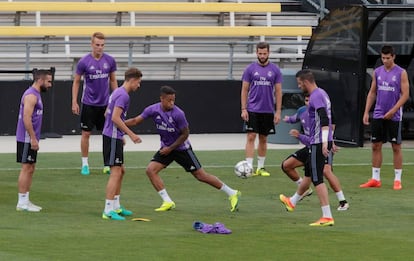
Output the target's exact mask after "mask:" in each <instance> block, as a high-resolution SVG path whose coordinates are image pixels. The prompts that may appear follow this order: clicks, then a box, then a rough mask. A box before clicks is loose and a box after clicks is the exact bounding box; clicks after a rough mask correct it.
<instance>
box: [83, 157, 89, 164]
mask: <svg viewBox="0 0 414 261" xmlns="http://www.w3.org/2000/svg"><path fill="white" fill-rule="evenodd" d="M82 166H89V164H88V157H82Z"/></svg>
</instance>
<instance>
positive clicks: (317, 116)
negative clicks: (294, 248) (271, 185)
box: [280, 70, 334, 226]
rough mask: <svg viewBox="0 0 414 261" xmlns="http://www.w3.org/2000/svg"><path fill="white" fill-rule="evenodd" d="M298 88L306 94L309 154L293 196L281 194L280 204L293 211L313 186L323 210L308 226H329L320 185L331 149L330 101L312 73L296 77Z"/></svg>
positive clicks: (326, 200) (330, 219)
mask: <svg viewBox="0 0 414 261" xmlns="http://www.w3.org/2000/svg"><path fill="white" fill-rule="evenodd" d="M296 80H297V82H298V86H299V88H301V90H302V91H303V92H304V93H305V94H306V93H308V94H309V105H308V106H309V107H308V113H309V138H310V140H309V144H310V151H309V156H308V160H307V161H306V163H305V177H304V178H303V181H302V182H301V184H300V185H299V188H298V190H297V191H296V193H295V194H294V195H293V196H292V197H290V198H289V197H286V196H285V195H283V194H280V201H281V202H282V203H283V204H284V206H285V207H286V210H288V211H293V210H294V209H295V206H296V203H297V202H298V201H299V200H300V199H301V198H302V195H303V194H304V193H305V191H306V190H307V188H308V187H309V185H310V183H311V182H312V183H313V185H314V186H315V190H316V193H317V194H318V198H319V202H320V205H321V209H322V217H321V218H320V219H319V220H317V221H315V222H313V223H311V224H309V225H310V226H332V225H333V224H334V219H333V217H332V212H331V207H330V206H329V198H328V190H327V188H326V185H325V183H324V182H323V170H324V166H325V162H326V158H327V157H328V156H329V153H330V150H331V148H332V141H333V137H332V132H333V130H332V121H331V101H330V100H329V96H328V94H326V92H325V91H324V90H323V89H321V88H319V87H318V86H317V85H316V83H315V78H314V76H313V74H312V72H311V71H309V70H301V71H299V72H298V73H297V74H296Z"/></svg>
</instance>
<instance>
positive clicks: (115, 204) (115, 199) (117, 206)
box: [114, 195, 121, 209]
mask: <svg viewBox="0 0 414 261" xmlns="http://www.w3.org/2000/svg"><path fill="white" fill-rule="evenodd" d="M120 198H121V195H115V197H114V209H119V208H121V203H119V200H120Z"/></svg>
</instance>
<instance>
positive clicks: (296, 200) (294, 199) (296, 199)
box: [290, 192, 301, 206]
mask: <svg viewBox="0 0 414 261" xmlns="http://www.w3.org/2000/svg"><path fill="white" fill-rule="evenodd" d="M300 198H301V196H300V195H299V194H298V193H297V192H295V194H294V195H293V196H292V197H291V198H290V203H292V205H293V206H296V203H298V201H299V200H300Z"/></svg>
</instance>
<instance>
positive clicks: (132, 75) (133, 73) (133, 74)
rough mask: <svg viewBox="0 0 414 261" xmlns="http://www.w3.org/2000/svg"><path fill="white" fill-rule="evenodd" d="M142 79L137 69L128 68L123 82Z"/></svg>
mask: <svg viewBox="0 0 414 261" xmlns="http://www.w3.org/2000/svg"><path fill="white" fill-rule="evenodd" d="M139 78H142V72H141V71H140V70H138V69H137V68H134V67H132V68H128V70H126V71H125V81H129V80H130V79H139Z"/></svg>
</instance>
